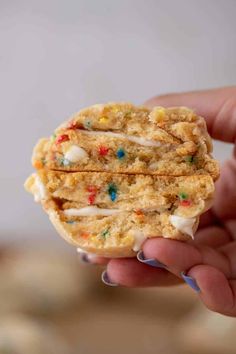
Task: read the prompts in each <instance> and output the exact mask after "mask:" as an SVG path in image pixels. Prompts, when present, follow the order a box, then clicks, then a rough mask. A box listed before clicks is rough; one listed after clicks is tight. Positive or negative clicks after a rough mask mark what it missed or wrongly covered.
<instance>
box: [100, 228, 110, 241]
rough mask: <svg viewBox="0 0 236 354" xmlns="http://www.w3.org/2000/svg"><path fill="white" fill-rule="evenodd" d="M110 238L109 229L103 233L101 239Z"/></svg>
mask: <svg viewBox="0 0 236 354" xmlns="http://www.w3.org/2000/svg"><path fill="white" fill-rule="evenodd" d="M108 236H109V229H106V230H104V231H103V232H102V233H101V237H102V238H104V239H106V238H107V237H108Z"/></svg>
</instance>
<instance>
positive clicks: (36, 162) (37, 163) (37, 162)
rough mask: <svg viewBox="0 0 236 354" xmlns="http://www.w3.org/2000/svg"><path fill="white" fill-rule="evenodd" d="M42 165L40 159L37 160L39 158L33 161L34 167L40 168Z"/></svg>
mask: <svg viewBox="0 0 236 354" xmlns="http://www.w3.org/2000/svg"><path fill="white" fill-rule="evenodd" d="M42 167H43V163H42V161H39V160H36V161H34V168H36V169H40V168H42Z"/></svg>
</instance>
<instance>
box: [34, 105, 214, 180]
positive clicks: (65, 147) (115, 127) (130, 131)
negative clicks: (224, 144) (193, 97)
mask: <svg viewBox="0 0 236 354" xmlns="http://www.w3.org/2000/svg"><path fill="white" fill-rule="evenodd" d="M211 151H212V145H211V139H210V137H209V135H208V133H207V130H206V124H205V121H204V119H203V118H201V117H199V116H197V115H196V114H195V113H194V112H193V111H192V110H190V109H187V108H184V107H180V108H169V109H167V108H162V107H156V108H154V109H153V110H148V109H147V108H144V107H135V106H133V105H131V104H127V103H120V104H116V103H110V104H106V105H95V106H92V107H90V108H87V109H84V110H82V111H80V112H79V113H78V114H76V115H75V116H73V117H72V118H71V119H70V120H69V121H68V122H66V123H64V124H62V125H61V126H60V127H59V128H57V129H56V131H55V133H54V134H53V135H52V137H51V138H50V139H46V138H45V139H41V140H40V141H39V142H38V144H37V145H36V147H35V149H34V153H33V158H32V162H33V166H34V167H35V168H36V169H40V168H48V169H52V170H62V171H70V172H71V171H73V172H80V171H94V172H104V171H106V172H114V173H129V174H136V173H141V174H152V175H171V176H183V175H192V174H210V175H211V176H212V178H213V179H214V180H215V179H217V177H218V175H219V168H218V164H217V162H216V161H215V160H214V159H213V158H212V157H211Z"/></svg>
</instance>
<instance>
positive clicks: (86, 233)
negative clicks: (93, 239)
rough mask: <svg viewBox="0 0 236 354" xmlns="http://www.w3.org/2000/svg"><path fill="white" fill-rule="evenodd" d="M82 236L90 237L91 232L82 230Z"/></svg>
mask: <svg viewBox="0 0 236 354" xmlns="http://www.w3.org/2000/svg"><path fill="white" fill-rule="evenodd" d="M80 236H81V237H82V238H88V237H89V236H90V234H89V233H88V232H81V234H80Z"/></svg>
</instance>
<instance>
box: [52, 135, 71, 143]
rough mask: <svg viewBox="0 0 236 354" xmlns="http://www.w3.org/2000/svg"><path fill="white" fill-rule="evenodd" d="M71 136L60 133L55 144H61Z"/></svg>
mask: <svg viewBox="0 0 236 354" xmlns="http://www.w3.org/2000/svg"><path fill="white" fill-rule="evenodd" d="M69 139H70V138H69V136H68V135H67V134H62V135H59V136H58V137H57V138H56V140H55V144H57V145H58V144H61V143H64V142H65V141H68V140H69Z"/></svg>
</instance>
